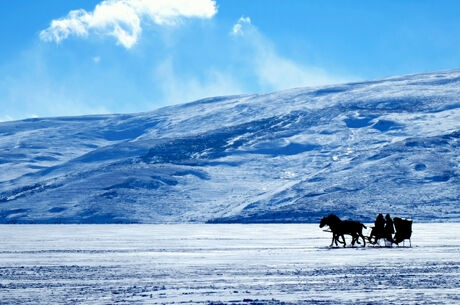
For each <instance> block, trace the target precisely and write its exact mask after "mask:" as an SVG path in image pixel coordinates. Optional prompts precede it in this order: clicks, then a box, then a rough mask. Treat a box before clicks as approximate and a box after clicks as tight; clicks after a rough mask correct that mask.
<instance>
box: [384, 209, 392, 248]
mask: <svg viewBox="0 0 460 305" xmlns="http://www.w3.org/2000/svg"><path fill="white" fill-rule="evenodd" d="M394 232H395V229H394V226H393V219H391V217H390V214H387V215H386V216H385V228H384V236H385V238H386V239H387V240H388V241H390V242H393V233H394Z"/></svg>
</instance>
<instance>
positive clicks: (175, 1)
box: [40, 0, 217, 48]
mask: <svg viewBox="0 0 460 305" xmlns="http://www.w3.org/2000/svg"><path fill="white" fill-rule="evenodd" d="M216 13H217V6H216V2H215V1H214V0H104V1H102V2H101V3H99V4H98V5H96V7H95V8H94V10H93V11H92V12H87V11H85V10H83V9H79V10H73V11H70V12H69V13H68V14H67V16H66V17H64V18H61V19H56V20H53V21H51V24H50V26H49V27H48V28H47V29H45V30H43V31H41V32H40V38H41V39H42V40H44V41H56V42H57V43H59V42H60V41H62V40H64V39H66V38H68V37H69V36H70V35H75V36H79V37H87V36H88V35H89V33H91V32H94V33H97V34H100V35H109V36H113V37H115V38H116V39H117V42H118V43H119V44H121V45H123V46H124V47H125V48H131V47H132V46H133V45H134V44H135V43H136V42H137V40H138V39H139V35H140V34H141V32H142V26H141V23H142V21H143V20H144V19H146V20H150V21H153V22H154V23H155V24H157V25H175V24H176V23H177V22H178V21H179V20H180V19H181V18H211V17H213V16H214V15H215V14H216Z"/></svg>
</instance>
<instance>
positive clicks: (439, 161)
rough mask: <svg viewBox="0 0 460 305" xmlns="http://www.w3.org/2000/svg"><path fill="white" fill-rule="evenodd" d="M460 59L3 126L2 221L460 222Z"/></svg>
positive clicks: (0, 136)
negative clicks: (428, 69)
mask: <svg viewBox="0 0 460 305" xmlns="http://www.w3.org/2000/svg"><path fill="white" fill-rule="evenodd" d="M459 163H460V70H455V71H447V72H439V73H429V74H420V75H410V76H402V77H393V78H387V79H384V80H381V81H371V82H362V83H352V84H344V85H336V86H328V87H322V88H300V89H292V90H287V91H283V92H277V93H271V94H264V95H245V96H229V97H217V98H209V99H204V100H200V101H196V102H193V103H188V104H183V105H178V106H172V107H167V108H162V109H159V110H157V111H153V112H149V113H141V114H131V115H100V116H82V117H62V118H43V119H29V120H24V121H16V122H5V123H1V124H0V222H3V223H12V222H34V223H54V222H64V223H105V222H115V223H118V222H142V223H163V222H283V221H288V222H292V221H294V222H300V221H307V222H309V221H312V222H316V221H318V218H319V217H320V216H322V215H324V214H327V213H329V212H335V213H337V214H338V215H340V216H344V217H346V216H350V217H354V218H358V219H361V220H370V219H369V218H372V217H374V216H375V214H376V213H378V212H383V213H387V212H390V213H392V214H393V215H395V216H396V215H400V216H406V217H412V218H414V219H416V220H418V221H434V220H436V221H458V220H460V176H459V175H460V168H459Z"/></svg>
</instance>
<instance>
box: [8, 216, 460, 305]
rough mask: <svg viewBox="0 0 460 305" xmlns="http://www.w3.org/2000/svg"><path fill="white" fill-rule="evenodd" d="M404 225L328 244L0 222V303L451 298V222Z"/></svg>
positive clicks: (263, 228) (301, 229)
mask: <svg viewBox="0 0 460 305" xmlns="http://www.w3.org/2000/svg"><path fill="white" fill-rule="evenodd" d="M413 229H414V233H413V236H412V248H408V247H399V248H398V247H393V248H378V247H366V248H362V247H356V248H329V247H328V246H327V245H329V242H330V233H325V232H323V231H322V230H321V229H320V228H319V227H318V225H317V224H252V225H251V224H246V225H242V224H219V225H213V224H188V225H183V224H182V225H102V226H101V225H14V226H13V225H2V226H0V241H1V242H0V303H1V304H5V305H6V304H8V305H9V304H21V305H25V304H33V305H36V304H86V305H92V304H239V305H241V304H246V305H250V304H252V305H255V304H272V305H274V304H276V305H281V304H285V305H293V304H459V303H460V295H459V287H460V255H459V254H460V239H459V238H458V232H460V224H458V223H455V224H453V223H452V224H449V223H442V224H439V223H424V224H417V223H416V224H414V228H413ZM452 233H454V234H452Z"/></svg>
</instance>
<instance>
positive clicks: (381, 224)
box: [369, 213, 385, 244]
mask: <svg viewBox="0 0 460 305" xmlns="http://www.w3.org/2000/svg"><path fill="white" fill-rule="evenodd" d="M384 230H385V218H383V215H382V214H381V213H380V214H379V215H377V218H376V219H375V222H374V227H373V228H372V231H371V234H370V237H369V241H370V242H371V243H373V244H375V243H377V241H378V240H379V239H380V238H382V237H384ZM372 237H374V241H372Z"/></svg>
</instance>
